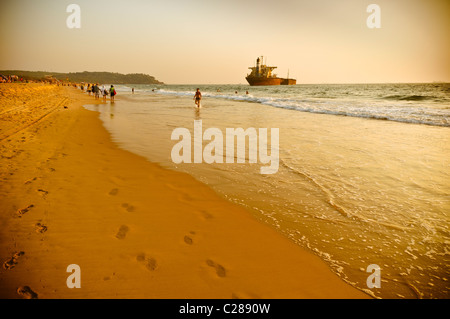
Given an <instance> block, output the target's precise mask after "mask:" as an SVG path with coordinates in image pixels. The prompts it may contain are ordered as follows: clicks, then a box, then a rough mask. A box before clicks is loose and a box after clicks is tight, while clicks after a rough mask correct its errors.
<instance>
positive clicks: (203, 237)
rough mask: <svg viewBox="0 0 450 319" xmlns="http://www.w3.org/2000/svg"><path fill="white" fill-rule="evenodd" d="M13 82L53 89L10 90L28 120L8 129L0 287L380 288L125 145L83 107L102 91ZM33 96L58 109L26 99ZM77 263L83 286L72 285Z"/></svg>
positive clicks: (147, 292)
mask: <svg viewBox="0 0 450 319" xmlns="http://www.w3.org/2000/svg"><path fill="white" fill-rule="evenodd" d="M14 86H17V87H18V86H24V87H26V88H27V89H29V90H30V91H33V89H37V88H44V89H45V88H49V92H48V96H47V95H46V96H45V99H44V100H39V98H37V97H36V94H35V92H34V93H33V92H31V94H30V96H28V95H26V94H23V92H20V90H19V89H17V90H18V92H15V94H16V96H14V99H13V100H11V92H9V93H8V94H2V95H0V99H1V100H0V101H1V102H2V104H4V103H5V102H7V103H13V104H14V105H11V106H9V107H10V108H11V107H14V108H15V109H16V110H15V111H16V112H18V116H17V118H15V117H14V115H11V118H9V119H6V120H11V121H13V122H14V121H16V120H17V119H19V118H21V121H22V123H21V126H20V127H19V128H20V129H21V130H20V131H19V132H16V133H15V134H14V135H9V136H8V134H9V133H5V132H3V130H2V132H0V133H1V134H2V137H3V136H8V137H5V138H2V139H1V140H0V147H1V149H2V154H4V155H2V158H1V160H0V161H1V165H0V166H1V167H2V168H4V169H2V171H0V173H1V178H2V185H3V186H2V187H1V188H0V192H1V197H2V198H3V199H4V200H2V201H1V203H0V207H1V208H2V211H3V214H2V216H1V217H0V223H1V225H2V229H3V231H2V233H1V234H0V239H1V244H0V247H1V249H0V256H1V262H2V265H3V266H4V265H5V264H4V263H5V262H8V261H12V262H11V263H10V264H11V265H13V267H12V268H10V269H5V268H4V267H2V269H1V270H0V286H2V287H5V288H4V289H2V290H1V293H0V297H2V298H21V297H23V296H21V295H19V294H18V293H17V289H18V288H19V287H23V286H28V287H30V289H31V290H32V291H34V292H35V293H36V294H37V297H38V298H157V299H158V298H193V299H198V298H220V299H222V298H275V299H278V298H287V299H291V298H370V297H369V296H368V295H367V294H365V293H364V292H361V291H360V290H357V289H356V288H354V287H352V286H350V285H349V284H347V283H345V282H344V281H343V280H342V279H340V278H339V277H338V276H337V275H335V274H334V273H333V272H332V271H331V269H329V268H328V266H327V265H326V264H325V262H324V261H322V260H321V259H320V258H319V257H317V256H315V255H314V254H312V253H311V252H308V251H306V250H304V249H302V248H301V247H299V246H297V245H296V244H295V243H293V242H292V241H290V240H289V239H288V238H285V237H284V236H282V235H281V234H279V233H278V232H277V231H275V230H274V229H272V228H270V227H269V226H268V225H264V224H262V223H261V222H259V221H257V220H256V219H254V218H253V217H252V216H251V213H250V212H248V211H246V210H245V209H244V208H242V207H240V206H238V205H237V204H233V203H231V202H228V201H226V200H224V199H223V198H221V197H220V196H219V195H217V194H216V193H215V192H214V191H213V190H212V189H211V188H209V187H208V186H206V185H204V184H202V183H200V182H199V181H197V180H195V179H194V178H193V177H191V176H190V175H188V174H185V173H181V172H175V171H171V170H168V169H164V168H161V167H160V166H159V165H158V164H154V163H151V162H149V161H148V160H146V159H145V158H143V157H141V156H138V155H135V154H132V153H131V152H128V151H125V150H122V149H120V148H119V147H118V146H117V145H116V144H115V143H114V142H113V141H112V140H111V136H110V134H109V133H108V132H107V130H106V129H105V128H104V127H103V125H102V123H101V120H100V119H99V117H98V113H97V112H92V111H88V110H86V109H84V107H83V105H86V104H100V103H102V101H101V99H100V100H98V101H97V100H95V99H94V98H93V97H92V96H88V95H86V94H83V93H81V92H80V91H76V90H75V89H74V88H71V87H56V86H42V85H40V86H38V85H27V84H21V85H8V89H9V88H11V89H13V90H16V88H14ZM5 88H6V86H3V85H2V86H0V92H1V93H3V92H5V91H4V90H5ZM50 89H51V90H50ZM46 94H47V93H46ZM17 98H19V99H17ZM33 98H36V101H35V103H36V109H40V108H39V105H41V104H42V105H47V106H46V107H47V108H48V110H47V111H46V112H48V114H47V113H45V115H43V114H40V113H37V112H35V113H32V112H30V113H27V111H28V110H26V109H23V104H21V103H22V102H25V104H24V105H28V104H29V103H31V104H32V103H34V100H33ZM21 99H27V100H26V101H23V100H21ZM107 103H109V101H108V102H107ZM116 103H117V101H116ZM5 112H9V111H8V110H3V109H2V110H0V115H5V114H6V113H5ZM24 115H25V116H24ZM36 116H37V117H38V118H39V119H38V120H36ZM1 119H2V120H3V118H1ZM12 127H13V126H11V130H13V128H12ZM16 128H17V126H16ZM11 130H10V131H9V132H11ZM3 134H4V135H3ZM31 205H32V206H31ZM43 226H45V228H44V227H43ZM20 252H23V254H20ZM16 253H19V254H18V255H16V258H14V254H16ZM70 264H77V265H79V266H80V269H81V288H80V289H69V288H67V286H66V279H67V277H68V276H69V275H70V274H69V273H67V272H66V268H67V266H68V265H70Z"/></svg>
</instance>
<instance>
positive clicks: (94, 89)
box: [81, 83, 117, 102]
mask: <svg viewBox="0 0 450 319" xmlns="http://www.w3.org/2000/svg"><path fill="white" fill-rule="evenodd" d="M81 91H84V85H83V84H81ZM86 92H87V93H88V94H89V95H91V93H92V94H93V95H94V97H95V98H96V99H100V94H102V96H103V101H106V97H107V96H108V95H109V96H110V97H111V102H114V96H115V95H116V94H117V93H116V89H115V88H114V85H111V87H110V88H109V89H106V88H105V86H104V85H103V86H102V88H100V87H99V86H98V83H95V84H90V83H88V85H87V87H86Z"/></svg>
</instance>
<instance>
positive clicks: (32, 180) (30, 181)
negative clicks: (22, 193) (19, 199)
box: [24, 177, 37, 185]
mask: <svg viewBox="0 0 450 319" xmlns="http://www.w3.org/2000/svg"><path fill="white" fill-rule="evenodd" d="M35 180H37V177H33V178H31V179H29V180H27V181H25V183H24V184H25V185H28V184H31V183H32V182H34V181H35Z"/></svg>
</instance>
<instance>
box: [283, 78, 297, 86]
mask: <svg viewBox="0 0 450 319" xmlns="http://www.w3.org/2000/svg"><path fill="white" fill-rule="evenodd" d="M296 84H297V80H296V79H283V81H281V85H296Z"/></svg>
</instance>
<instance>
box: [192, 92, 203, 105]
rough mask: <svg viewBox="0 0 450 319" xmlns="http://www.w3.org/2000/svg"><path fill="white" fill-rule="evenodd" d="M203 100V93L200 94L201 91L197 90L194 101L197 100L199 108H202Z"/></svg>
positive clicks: (196, 103)
mask: <svg viewBox="0 0 450 319" xmlns="http://www.w3.org/2000/svg"><path fill="white" fill-rule="evenodd" d="M201 99H202V93H200V89H199V88H197V92H195V95H194V100H195V105H197V107H198V108H200V101H201Z"/></svg>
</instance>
